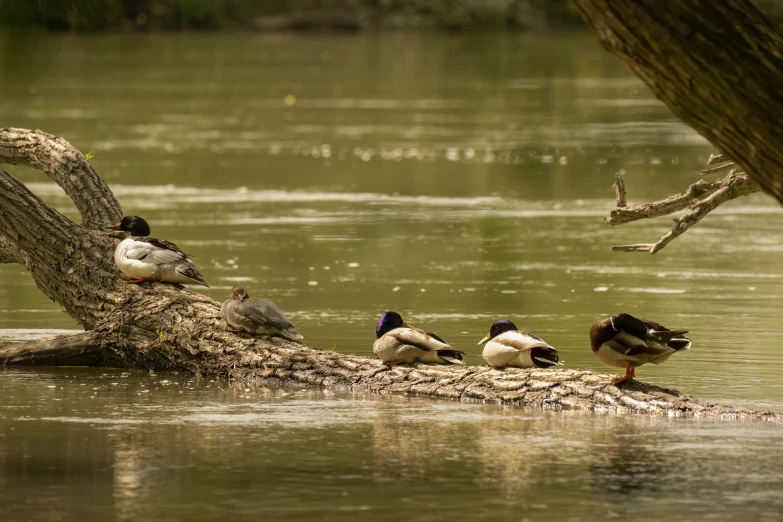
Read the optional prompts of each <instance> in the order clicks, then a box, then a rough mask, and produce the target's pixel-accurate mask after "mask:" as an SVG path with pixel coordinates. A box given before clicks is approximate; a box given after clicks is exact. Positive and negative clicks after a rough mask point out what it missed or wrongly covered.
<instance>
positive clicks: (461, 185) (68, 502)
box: [0, 33, 783, 520]
mask: <svg viewBox="0 0 783 522" xmlns="http://www.w3.org/2000/svg"><path fill="white" fill-rule="evenodd" d="M0 71H2V73H1V74H2V77H3V81H2V82H0V100H2V103H0V122H1V123H0V124H1V125H12V126H19V127H30V128H41V129H44V130H46V131H48V132H52V133H54V134H59V135H62V136H65V137H66V138H67V139H69V140H70V141H71V142H72V143H74V144H75V145H76V146H77V147H79V148H80V149H81V150H83V151H88V150H94V151H95V157H94V159H93V160H92V162H93V165H94V166H95V167H96V169H97V170H98V172H99V173H101V174H102V175H103V176H104V177H105V179H106V180H107V181H108V182H109V183H110V184H111V186H112V188H113V190H114V191H115V193H116V195H117V197H118V198H119V199H120V201H121V203H122V205H123V208H124V210H125V211H126V212H127V213H135V214H139V215H142V216H144V217H145V218H146V219H148V220H149V221H150V222H151V224H152V228H153V234H154V235H157V236H159V237H164V238H167V239H170V240H173V241H176V242H177V243H178V244H179V245H180V246H181V247H182V248H183V249H185V250H186V251H188V252H190V253H192V254H193V255H194V257H195V259H196V260H197V264H198V265H199V267H200V268H201V271H202V273H203V274H204V276H205V277H206V278H207V280H208V281H209V282H210V283H211V284H212V285H213V286H212V288H210V289H205V290H204V291H205V293H207V294H208V295H211V296H213V297H215V298H216V299H224V298H226V297H227V296H228V294H229V289H230V286H231V285H232V284H233V283H234V282H235V281H238V280H239V281H244V282H245V283H246V285H247V286H248V288H249V290H250V292H251V295H252V294H256V295H263V296H265V297H268V298H270V299H272V300H273V301H274V302H276V303H277V304H278V305H279V306H280V307H281V308H283V309H284V310H285V311H286V312H287V313H288V314H289V316H290V317H291V319H292V320H293V321H294V323H295V324H296V325H297V327H298V329H299V330H300V331H301V332H302V333H303V334H304V335H305V337H306V340H307V341H308V342H309V343H310V344H311V345H313V346H316V347H325V348H329V347H331V346H332V345H333V344H334V343H337V345H338V346H337V349H338V350H339V351H343V352H345V353H360V354H370V353H371V345H372V339H373V328H374V323H375V320H376V319H377V316H378V315H379V314H380V313H381V312H383V311H385V310H387V309H395V310H399V311H400V312H402V313H403V315H404V316H405V317H406V318H408V319H410V320H411V322H414V324H423V325H426V326H427V327H428V328H430V329H432V330H434V331H436V332H438V333H439V334H440V335H441V336H443V337H444V338H446V339H447V340H448V341H449V342H451V343H452V344H454V345H455V346H458V347H459V348H461V349H463V350H465V351H466V352H467V353H468V356H467V360H468V362H469V363H472V364H479V363H480V362H481V359H480V356H479V354H480V347H477V346H475V343H476V342H477V341H478V340H479V339H480V338H481V337H483V335H484V334H485V333H486V331H487V329H488V327H489V325H490V324H491V323H492V321H493V320H495V319H498V318H502V317H507V318H510V319H512V320H514V321H515V322H516V323H517V324H518V325H519V326H520V327H523V328H526V329H530V330H531V331H533V332H535V333H537V334H538V335H540V336H542V337H544V338H545V339H546V340H547V341H549V342H550V343H551V344H553V345H554V346H556V347H558V348H559V349H560V351H561V354H562V358H563V359H564V360H565V361H566V363H567V366H569V367H580V368H589V369H596V370H602V369H605V367H602V366H601V364H600V362H599V361H598V360H597V359H595V358H594V356H593V355H592V354H591V352H590V349H589V346H588V340H587V332H588V330H589V327H590V324H591V323H592V322H593V321H594V320H595V319H597V318H599V317H602V316H606V315H609V314H612V313H615V312H617V311H626V312H629V313H632V314H635V315H639V316H642V317H648V318H651V319H654V320H657V321H659V322H661V323H663V324H665V325H667V326H671V327H677V328H679V327H685V328H689V329H690V330H691V337H692V339H693V340H694V346H693V349H692V350H690V351H689V352H686V353H684V354H681V355H677V356H675V357H673V358H672V359H670V360H669V362H667V363H666V364H665V365H662V366H660V367H647V366H645V367H643V368H641V369H640V370H639V371H638V372H637V374H638V376H639V377H640V378H641V379H643V380H646V381H649V382H654V383H656V384H660V385H664V386H670V387H674V388H677V389H680V390H682V391H684V392H687V393H692V394H695V395H698V396H701V397H705V398H712V399H718V400H722V401H728V402H733V403H737V404H741V405H745V406H753V407H764V408H771V409H775V410H783V398H781V389H782V388H783V385H781V384H780V379H779V377H778V376H779V375H780V374H781V372H783V363H782V362H781V359H780V358H779V357H778V349H777V348H778V345H779V340H778V335H777V333H778V332H777V327H778V324H779V320H778V317H779V316H780V315H781V313H783V275H782V274H781V273H780V269H779V266H780V263H779V255H780V252H781V250H783V247H781V245H783V232H781V230H783V227H781V225H783V212H781V209H780V207H779V206H778V205H777V204H775V203H774V202H772V201H771V200H770V199H768V198H765V197H764V196H754V197H751V198H744V199H742V200H740V201H737V202H734V203H732V204H730V205H727V206H726V207H725V208H723V209H721V210H719V211H717V212H715V213H714V214H713V215H711V216H709V217H708V218H707V219H706V221H705V222H704V223H702V224H701V225H699V226H698V227H697V228H695V229H693V230H692V231H690V232H688V233H687V234H686V235H685V236H683V237H682V238H681V239H678V240H677V241H675V242H674V243H672V244H670V245H669V246H668V247H667V248H666V249H664V250H663V251H662V252H661V253H659V254H657V255H656V256H649V255H643V254H622V253H613V252H611V251H610V250H609V247H610V246H612V245H617V244H628V243H638V242H653V241H655V240H656V239H657V238H658V237H660V236H661V235H662V234H664V233H665V232H666V231H667V230H668V228H669V227H670V225H671V220H670V219H668V218H664V219H659V220H656V221H652V222H649V223H636V224H632V225H625V226H623V227H620V228H609V227H607V226H606V225H605V224H604V223H603V221H602V217H603V216H604V215H605V214H606V212H607V211H608V209H609V208H611V206H612V198H613V194H612V191H611V188H610V186H611V183H612V181H613V175H614V173H615V172H618V171H621V170H622V171H624V172H625V173H626V184H627V187H628V190H629V195H630V199H631V201H632V202H635V201H642V200H647V199H654V198H659V197H664V196H666V195H668V194H670V193H672V192H675V191H677V190H680V189H683V188H685V187H686V186H687V185H688V184H689V183H692V182H693V181H695V180H696V179H698V176H697V175H696V173H697V171H698V170H700V169H701V168H703V165H704V162H705V161H706V158H707V157H708V156H709V154H710V153H711V152H712V148H711V147H710V146H709V144H707V143H706V142H705V141H704V140H703V139H702V138H700V137H699V136H698V135H697V134H695V133H694V132H693V131H691V130H690V129H689V128H687V127H685V126H683V125H681V124H680V123H678V122H677V121H676V120H675V119H674V118H673V117H672V116H671V115H670V114H669V112H668V111H667V110H666V108H665V107H663V106H662V105H661V104H660V103H659V102H657V101H656V100H655V99H653V98H652V96H651V95H650V94H649V92H648V91H647V90H646V89H645V88H644V87H643V86H642V85H641V84H640V83H639V81H638V80H636V78H635V77H633V76H632V75H631V74H630V73H629V72H627V71H626V70H625V69H624V68H623V66H622V64H621V63H620V62H619V61H618V60H616V59H615V58H613V57H612V56H610V55H608V54H605V53H604V52H603V50H602V49H600V48H599V46H598V44H597V43H596V41H595V39H594V36H593V35H592V34H587V33H585V34H578V35H559V36H549V37H545V36H508V35H502V36H501V35H495V36H490V35H483V36H476V35H473V36H443V35H383V36H301V35H300V36H291V35H274V36H268V35H267V36H258V35H153V36H142V35H127V36H79V37H74V36H43V35H41V36H29V37H27V38H25V39H23V40H15V41H13V42H12V41H11V40H10V39H8V38H5V39H0ZM10 170H11V171H12V172H14V173H15V174H17V175H18V176H19V177H20V178H21V179H23V180H24V181H25V182H26V183H27V184H28V186H29V187H30V188H31V189H33V190H34V191H35V192H36V193H37V194H39V195H41V196H42V197H43V198H44V199H46V200H47V201H48V202H50V203H51V204H53V205H55V206H56V207H57V208H58V209H60V210H61V211H62V212H64V213H66V214H67V215H69V216H74V211H73V209H72V207H71V205H70V204H69V201H68V199H67V198H66V197H65V196H64V195H63V194H62V193H61V192H60V191H59V189H58V188H57V187H55V186H52V185H51V184H50V183H48V182H47V181H46V179H45V178H44V177H43V176H42V175H41V174H39V173H36V172H33V171H29V170H24V169H20V168H16V167H11V168H10ZM74 217H75V216H74ZM75 328H76V324H75V322H74V321H72V320H71V319H70V318H69V317H68V316H67V315H65V314H64V313H62V312H61V311H60V309H59V307H58V306H57V305H56V304H54V303H52V302H50V301H48V300H47V299H46V298H45V297H43V296H42V295H41V294H40V292H39V291H38V290H37V289H36V288H35V286H34V284H33V283H32V281H31V279H30V278H29V277H27V276H26V275H25V272H24V270H23V269H22V268H21V267H19V266H8V265H0V341H3V340H7V339H14V340H21V339H26V338H35V337H41V336H46V335H49V334H50V333H52V332H55V333H60V331H63V330H66V331H67V330H72V329H75ZM2 375H3V377H2V378H0V387H2V388H3V391H2V396H3V397H4V398H5V400H4V401H3V404H2V406H0V434H2V437H3V438H2V439H0V462H2V465H3V469H4V470H5V471H4V473H3V476H2V477H0V480H2V481H3V487H2V488H0V491H2V493H0V495H4V502H2V503H0V505H2V506H3V507H2V508H0V509H3V510H6V511H5V514H6V516H5V517H4V518H7V519H9V520H16V519H36V520H60V519H63V520H65V519H69V518H71V519H72V518H80V517H81V518H82V519H84V517H93V518H95V519H107V518H112V517H114V518H118V519H121V518H141V519H154V520H169V519H171V520H174V519H184V518H188V519H193V520H199V519H209V518H215V517H220V516H224V515H226V514H230V515H231V516H234V517H239V518H243V517H245V518H251V517H252V516H254V515H257V514H258V513H259V512H264V513H270V517H272V518H275V519H285V520H300V519H301V520H305V519H306V520H311V519H313V518H323V519H325V520H335V519H352V520H358V519H368V520H370V519H372V520H378V519H384V518H387V519H392V518H393V519H400V518H403V517H404V518H406V519H411V520H430V519H432V520H436V519H443V518H445V517H447V516H448V517H451V518H460V517H461V518H465V519H467V518H470V519H475V518H481V517H485V518H487V519H492V520H499V519H506V520H522V519H525V518H527V519H530V520H537V519H542V518H551V519H558V520H562V519H569V518H574V519H576V518H579V517H582V518H606V517H610V516H615V515H616V516H623V517H625V518H631V519H635V518H643V517H645V516H647V517H655V518H661V519H663V518H669V519H673V520H676V519H692V518H696V517H698V518H706V517H708V516H714V517H716V518H718V519H726V520H729V519H736V518H737V517H738V516H743V517H750V518H761V517H762V516H764V515H765V514H769V515H771V516H774V517H776V518H779V517H780V501H779V499H778V497H779V495H778V494H777V492H779V490H780V474H779V472H778V468H780V461H781V459H783V452H780V451H779V450H777V449H776V448H777V447H778V446H779V445H780V440H779V437H780V436H779V435H778V432H779V430H778V429H777V427H775V426H766V425H748V424H720V423H708V422H696V421H684V420H660V419H659V420H650V419H646V418H645V419H639V418H628V419H615V418H611V417H595V416H591V415H573V414H542V413H540V412H519V411H518V410H506V409H501V408H497V407H494V406H486V405H461V404H460V405H458V404H453V403H432V402H428V401H417V400H412V399H407V398H395V399H377V398H366V397H361V396H356V397H354V396H333V395H330V394H328V393H327V394H325V393H322V392H316V391H308V392H290V393H289V394H287V395H282V394H281V393H280V392H268V391H264V390H258V389H253V390H251V391H249V392H245V391H244V390H243V389H233V388H226V386H227V384H226V383H209V382H203V381H202V382H194V381H191V380H189V379H188V378H186V377H182V376H170V375H167V376H163V375H156V376H148V375H146V374H138V373H134V372H130V373H127V374H123V373H121V372H113V371H112V372H108V371H92V370H84V369H64V370H52V371H48V370H46V371H44V370H41V371H27V370H25V371H20V370H10V371H7V372H5V373H3V374H2ZM164 380H168V381H169V382H168V383H165V384H164V383H163V381H164ZM113 382H116V383H118V384H112V383H113ZM142 385H143V386H142ZM49 386H54V388H49ZM92 388H97V390H93V389H92ZM142 388H145V389H148V390H149V391H148V392H147V391H145V390H144V389H142ZM93 392H95V393H93ZM93 395H94V397H93ZM85 495H86V496H85ZM9 499H12V500H13V501H12V502H10V501H9ZM25 499H28V500H25ZM44 500H45V504H46V506H49V507H48V508H47V509H41V506H42V505H43V503H44ZM0 513H2V511H0ZM175 514H176V515H175ZM740 514H741V515H740Z"/></svg>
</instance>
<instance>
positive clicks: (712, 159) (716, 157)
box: [707, 154, 728, 165]
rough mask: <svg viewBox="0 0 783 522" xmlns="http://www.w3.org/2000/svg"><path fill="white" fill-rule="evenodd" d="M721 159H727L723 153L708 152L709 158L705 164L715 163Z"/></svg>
mask: <svg viewBox="0 0 783 522" xmlns="http://www.w3.org/2000/svg"><path fill="white" fill-rule="evenodd" d="M721 161H728V159H727V158H726V157H725V156H724V155H723V154H710V159H708V160H707V165H714V164H715V163H720V162H721Z"/></svg>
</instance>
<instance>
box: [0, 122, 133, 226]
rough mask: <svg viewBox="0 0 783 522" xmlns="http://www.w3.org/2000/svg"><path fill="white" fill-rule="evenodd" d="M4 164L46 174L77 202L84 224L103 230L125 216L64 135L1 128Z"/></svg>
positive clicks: (0, 152)
mask: <svg viewBox="0 0 783 522" xmlns="http://www.w3.org/2000/svg"><path fill="white" fill-rule="evenodd" d="M0 163H10V164H12V165H26V166H29V167H33V168H36V169H39V170H42V171H43V172H45V173H46V175H47V176H49V178H51V179H52V181H54V182H55V183H57V184H58V185H59V186H60V187H62V189H63V190H64V191H65V193H66V194H67V195H68V197H70V198H71V200H72V201H73V202H74V204H75V205H76V208H77V209H78V210H79V214H81V216H82V225H83V226H85V227H87V228H92V229H100V228H102V227H104V226H106V225H108V224H114V223H116V222H118V221H119V219H120V218H121V217H122V209H121V208H120V204H119V203H118V202H117V200H116V199H115V197H114V194H113V193H112V191H111V189H109V187H108V185H106V183H105V182H104V181H103V180H102V179H101V177H100V176H98V174H97V173H96V172H95V170H94V169H93V168H92V166H91V165H90V163H89V162H88V161H87V159H86V158H85V157H84V155H83V154H82V153H81V152H79V151H78V150H77V149H76V148H75V147H74V146H73V145H71V144H70V143H68V142H67V141H66V140H64V139H63V138H58V137H56V136H52V135H51V134H47V133H45V132H42V131H39V130H36V131H31V130H27V129H15V128H4V129H0Z"/></svg>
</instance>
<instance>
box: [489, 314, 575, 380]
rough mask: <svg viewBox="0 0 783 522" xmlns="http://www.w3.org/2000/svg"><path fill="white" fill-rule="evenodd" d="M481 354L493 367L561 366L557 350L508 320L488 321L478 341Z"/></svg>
mask: <svg viewBox="0 0 783 522" xmlns="http://www.w3.org/2000/svg"><path fill="white" fill-rule="evenodd" d="M478 344H479V345H482V344H483V345H484V351H483V352H482V354H481V356H482V357H483V358H484V360H485V361H486V362H487V364H488V365H490V366H492V367H493V368H503V367H506V366H513V367H516V368H549V367H550V366H562V365H563V363H562V362H560V357H559V356H558V353H557V350H556V349H555V348H553V347H552V346H550V345H549V344H548V343H547V342H546V341H544V340H543V339H541V338H540V337H538V336H536V335H533V334H532V333H530V332H522V331H520V330H519V329H518V328H517V327H516V325H515V324H514V323H512V322H511V321H509V320H508V319H500V320H499V321H495V322H494V323H492V326H491V327H490V329H489V333H488V334H487V336H486V337H484V338H483V339H482V340H480V341H479V342H478Z"/></svg>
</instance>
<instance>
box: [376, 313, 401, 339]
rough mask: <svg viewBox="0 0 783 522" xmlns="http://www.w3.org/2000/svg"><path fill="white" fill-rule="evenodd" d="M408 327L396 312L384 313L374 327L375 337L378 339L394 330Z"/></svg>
mask: <svg viewBox="0 0 783 522" xmlns="http://www.w3.org/2000/svg"><path fill="white" fill-rule="evenodd" d="M402 327H406V328H407V327H408V325H407V324H405V321H403V320H402V316H401V315H400V314H398V313H397V312H386V313H385V314H383V315H382V316H381V317H380V319H378V324H377V325H375V337H377V338H380V337H381V336H383V334H385V333H386V332H391V331H392V330H394V329H395V328H402Z"/></svg>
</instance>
